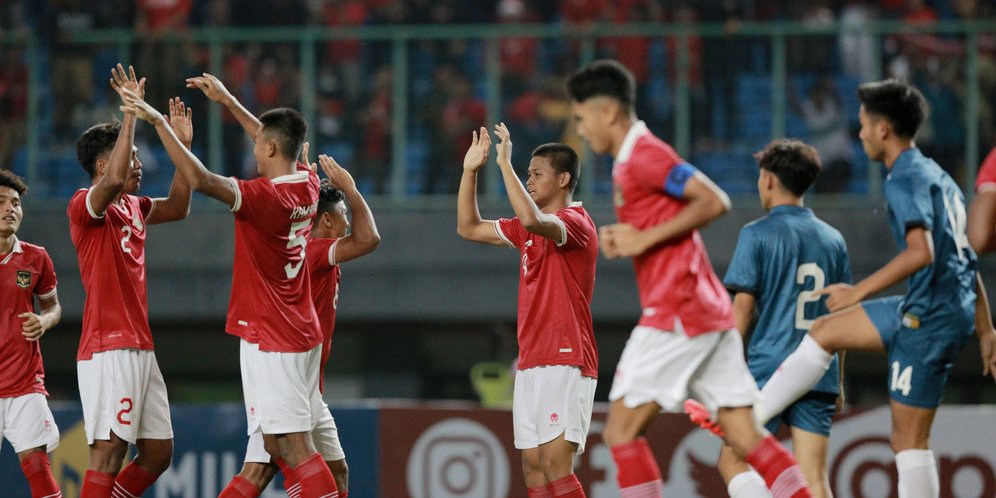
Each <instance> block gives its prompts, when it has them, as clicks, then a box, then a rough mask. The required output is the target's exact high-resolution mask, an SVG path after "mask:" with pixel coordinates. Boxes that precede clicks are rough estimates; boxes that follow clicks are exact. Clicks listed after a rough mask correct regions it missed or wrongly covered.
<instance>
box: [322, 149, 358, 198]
mask: <svg viewBox="0 0 996 498" xmlns="http://www.w3.org/2000/svg"><path fill="white" fill-rule="evenodd" d="M318 164H320V165H321V166H322V171H324V172H325V176H327V177H328V178H329V183H331V184H332V186H333V187H335V188H337V189H339V190H342V191H344V192H350V191H353V190H355V189H356V182H355V181H354V180H353V177H352V175H350V174H349V172H348V171H346V169H345V168H343V167H342V166H339V163H337V162H335V159H332V157H331V156H326V155H325V154H319V155H318Z"/></svg>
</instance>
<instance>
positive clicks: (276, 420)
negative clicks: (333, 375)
mask: <svg viewBox="0 0 996 498" xmlns="http://www.w3.org/2000/svg"><path fill="white" fill-rule="evenodd" d="M240 352H241V354H240V357H241V363H242V394H243V396H244V397H245V402H246V420H247V422H248V432H247V434H252V433H254V432H262V433H263V434H289V433H292V432H309V431H311V429H312V428H314V423H315V422H314V421H315V420H316V419H317V418H318V417H320V416H321V411H322V410H323V409H324V410H326V411H327V408H325V402H324V401H322V394H321V393H320V392H319V391H318V376H319V372H320V371H321V369H320V368H319V363H321V358H322V346H321V345H318V346H315V347H314V348H312V349H311V350H310V351H305V352H303V353H279V352H267V351H260V350H259V345H258V344H252V343H250V342H246V341H245V340H242V345H241V351H240Z"/></svg>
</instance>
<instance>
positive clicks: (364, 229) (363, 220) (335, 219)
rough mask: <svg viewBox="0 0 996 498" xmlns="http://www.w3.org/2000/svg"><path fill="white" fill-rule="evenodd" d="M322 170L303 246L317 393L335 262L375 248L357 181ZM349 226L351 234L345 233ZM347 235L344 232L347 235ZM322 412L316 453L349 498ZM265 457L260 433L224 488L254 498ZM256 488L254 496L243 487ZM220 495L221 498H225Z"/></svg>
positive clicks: (330, 166) (328, 419)
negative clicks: (317, 331)
mask: <svg viewBox="0 0 996 498" xmlns="http://www.w3.org/2000/svg"><path fill="white" fill-rule="evenodd" d="M307 157H308V145H307V144H305V147H304V153H303V154H302V159H303V162H304V163H305V164H307V161H308V159H307ZM318 162H319V164H321V167H322V171H324V172H325V175H326V176H327V177H328V180H325V181H322V183H321V185H320V190H319V194H318V211H317V213H316V215H315V221H314V225H313V226H312V228H311V240H309V241H308V252H307V255H306V256H305V258H306V259H307V261H308V271H310V272H311V298H312V299H313V300H314V303H315V311H316V312H317V313H318V321H319V322H320V323H321V325H322V340H323V342H322V361H321V370H320V373H319V389H320V391H321V392H322V393H324V392H325V389H324V379H325V366H326V364H327V363H328V360H329V357H330V355H331V351H332V350H331V348H332V334H333V332H334V330H335V315H336V309H337V308H338V306H339V278H340V275H341V270H340V269H339V264H340V263H345V262H347V261H352V260H354V259H357V258H360V257H362V256H365V255H367V254H369V253H371V252H373V251H374V250H375V249H377V245H378V244H380V234H379V233H378V232H377V225H376V223H375V222H374V218H373V214H372V213H371V212H370V207H369V206H367V203H366V201H365V200H364V199H363V196H362V195H361V194H360V192H359V190H357V188H356V182H355V181H353V177H352V176H351V175H350V174H349V172H348V171H346V169H345V168H343V167H342V166H339V164H338V163H337V162H335V160H334V159H332V158H331V157H329V156H325V155H321V156H319V157H318ZM312 166H314V165H312ZM347 202H348V203H349V208H350V209H351V210H352V212H353V224H352V225H350V223H349V219H348V218H347V216H346V212H347V211H346V209H347V207H346V203H347ZM350 227H352V230H350ZM347 232H348V233H347ZM324 408H325V413H322V414H321V421H320V422H319V423H318V426H317V427H316V428H315V429H314V430H312V431H311V436H312V440H313V442H314V444H315V447H316V449H317V450H318V452H319V453H321V454H322V458H324V459H325V463H326V464H327V465H328V467H329V470H331V471H332V476H333V477H334V478H335V483H336V487H337V488H338V490H339V498H346V497H347V496H348V495H349V487H348V486H349V468H348V466H347V465H346V454H345V452H344V451H343V449H342V443H341V442H340V441H339V430H338V428H337V427H336V424H335V419H334V418H332V414H331V412H330V411H329V409H328V405H325V407H324ZM271 461H272V459H271V458H270V454H269V453H267V452H266V449H265V448H264V446H263V437H262V434H260V433H259V432H257V433H254V434H252V435H251V436H250V438H249V444H248V445H247V447H246V459H245V464H244V465H243V467H242V471H241V472H239V475H238V476H236V477H235V478H234V479H232V481H231V482H230V483H229V484H228V487H227V488H226V490H229V489H232V490H235V489H241V490H245V491H243V492H242V493H243V494H241V495H239V494H232V495H230V496H234V497H239V496H248V497H250V498H251V497H254V496H258V495H259V493H260V492H262V490H263V489H265V488H266V486H267V485H268V484H269V483H270V481H271V480H272V479H273V477H274V476H275V475H276V472H277V470H276V467H275V466H274V465H272V464H271ZM246 483H248V485H251V486H252V487H253V488H255V490H256V492H255V494H252V490H250V488H249V487H248V486H247V485H246ZM284 487H285V488H286V489H287V494H288V495H289V496H290V497H291V498H295V497H296V496H299V495H300V484H298V483H297V482H296V479H295V478H294V474H293V472H290V471H289V469H284ZM226 496H229V495H226V494H225V492H224V491H223V492H222V494H221V497H226Z"/></svg>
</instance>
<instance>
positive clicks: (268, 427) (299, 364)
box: [123, 75, 338, 498]
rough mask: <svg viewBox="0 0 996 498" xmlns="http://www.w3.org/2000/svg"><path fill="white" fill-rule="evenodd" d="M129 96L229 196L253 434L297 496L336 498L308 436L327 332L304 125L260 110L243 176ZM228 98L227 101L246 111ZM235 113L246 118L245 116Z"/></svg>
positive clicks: (190, 176)
mask: <svg viewBox="0 0 996 498" xmlns="http://www.w3.org/2000/svg"><path fill="white" fill-rule="evenodd" d="M205 77H207V75H206V76H205ZM215 81H216V80H215ZM221 88H224V87H223V86H222V87H221ZM226 93H227V92H226ZM126 96H127V104H126V105H125V106H124V107H123V109H124V110H125V111H126V112H128V113H130V114H135V115H136V116H138V117H139V118H141V119H142V120H144V121H147V122H149V123H151V124H153V125H154V126H155V129H156V132H157V134H158V135H159V138H160V140H162V142H163V145H165V147H166V151H167V152H168V153H169V156H170V158H171V159H172V160H173V163H174V164H175V165H176V167H177V170H178V171H180V172H181V173H182V174H183V175H184V177H185V178H186V179H187V181H188V182H189V183H190V186H191V188H193V189H194V190H196V191H198V192H201V193H203V194H205V195H207V196H209V197H212V198H214V199H217V200H219V201H221V202H223V203H225V204H226V205H227V206H229V207H230V208H231V210H232V212H233V213H234V214H235V263H234V267H233V269H232V294H231V299H230V301H229V307H228V322H227V324H226V326H225V331H226V332H228V333H229V334H232V335H235V336H238V337H240V338H241V348H240V358H241V363H242V385H243V394H244V396H245V403H246V418H247V422H248V434H249V435H252V434H253V433H254V432H257V431H258V432H261V433H262V434H263V442H264V446H265V448H266V451H267V452H268V453H270V454H271V455H273V456H274V457H275V459H276V460H278V464H279V460H283V461H284V462H286V464H287V465H288V466H289V468H291V469H293V473H294V474H295V477H296V478H297V480H298V482H299V483H300V485H301V496H303V497H304V498H335V497H336V496H338V493H337V492H336V485H335V480H334V479H333V477H332V473H331V472H330V471H329V468H328V466H327V465H326V464H325V461H324V459H323V458H322V455H321V454H319V453H318V452H317V451H315V447H314V444H313V443H312V440H311V431H312V430H313V429H314V428H315V427H316V426H317V423H318V421H319V419H320V417H321V416H322V415H323V414H324V413H327V411H328V410H327V408H325V407H324V406H325V404H324V402H323V401H322V397H321V393H320V392H319V389H318V375H319V371H320V369H321V366H320V362H321V353H322V349H321V345H322V331H321V328H320V326H319V323H318V316H317V315H316V313H315V307H314V303H313V302H312V299H311V278H310V272H308V271H302V270H303V269H304V265H305V254H306V253H305V250H306V246H307V244H308V238H309V236H310V234H311V225H312V219H313V218H314V217H315V212H316V210H317V208H318V183H319V181H318V176H317V175H316V174H315V173H314V172H313V171H311V170H310V169H309V168H308V167H306V166H304V165H300V167H299V165H298V162H297V157H298V155H300V153H301V148H302V146H303V144H304V136H305V134H306V133H307V128H308V126H307V123H305V121H304V118H302V117H301V114H300V113H299V112H297V111H295V110H293V109H288V108H277V109H271V110H269V111H267V112H265V113H263V114H262V115H260V117H259V119H258V122H259V127H258V128H257V129H256V131H255V133H254V134H253V135H252V136H253V138H254V142H255V144H254V146H253V156H254V157H255V158H256V170H257V173H258V174H259V175H260V176H259V177H257V178H254V179H252V180H238V179H235V178H226V177H223V176H221V175H217V174H214V173H212V172H210V171H208V170H207V169H206V168H205V167H204V165H203V164H202V163H201V162H200V160H198V159H197V157H196V156H194V155H193V153H191V152H190V150H189V149H188V148H186V147H185V146H183V144H181V143H180V142H179V141H178V140H177V138H176V136H175V135H174V134H173V132H172V130H171V129H170V128H169V126H168V125H167V123H166V122H165V121H164V120H163V117H162V115H161V114H159V113H158V112H157V111H156V110H155V109H154V108H152V107H151V106H149V104H147V103H146V102H145V101H143V100H142V99H141V98H139V96H138V95H136V94H135V93H133V92H126ZM228 97H229V98H231V100H230V101H229V102H228V103H227V104H228V106H229V108H230V109H231V108H232V107H236V108H238V109H241V111H239V112H241V113H243V114H249V113H248V111H246V110H245V108H244V107H242V105H241V104H239V103H238V101H237V100H235V99H234V97H231V94H228ZM237 116H238V115H237ZM250 116H251V115H250ZM253 119H256V118H253ZM239 121H240V123H241V122H243V121H245V122H246V123H248V122H249V120H248V119H246V118H245V117H244V116H243V117H241V118H239ZM243 126H245V124H244V125H243ZM254 490H255V489H253V490H250V489H245V490H243V491H241V492H242V493H243V494H246V493H251V492H253V491H254ZM236 496H237V495H236Z"/></svg>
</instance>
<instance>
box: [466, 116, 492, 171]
mask: <svg viewBox="0 0 996 498" xmlns="http://www.w3.org/2000/svg"><path fill="white" fill-rule="evenodd" d="M490 150H491V135H488V130H487V129H486V128H484V127H483V126H482V127H481V130H480V135H478V133H477V132H476V131H475V132H474V138H473V140H471V142H470V147H469V148H468V149H467V155H465V156H463V169H464V171H477V170H479V169H481V168H482V167H483V166H484V164H485V163H487V162H488V152H490Z"/></svg>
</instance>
